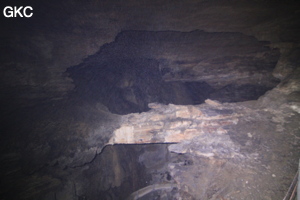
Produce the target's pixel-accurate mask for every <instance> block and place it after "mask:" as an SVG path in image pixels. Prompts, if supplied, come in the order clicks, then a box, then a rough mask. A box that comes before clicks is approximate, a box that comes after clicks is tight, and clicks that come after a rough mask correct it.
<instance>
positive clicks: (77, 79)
mask: <svg viewBox="0 0 300 200" xmlns="http://www.w3.org/2000/svg"><path fill="white" fill-rule="evenodd" d="M197 41H198V42H197ZM211 41H213V43H210V42H211ZM192 43H193V44H192ZM176 47H179V48H177V49H179V50H178V51H179V52H180V50H181V49H183V48H184V47H186V48H187V49H185V50H184V51H185V54H186V53H187V52H190V54H191V55H189V56H190V57H195V58H194V59H195V60H197V61H198V62H199V60H204V61H207V62H208V61H210V62H211V64H212V65H216V66H217V69H222V68H224V67H227V64H228V63H230V62H233V61H234V62H240V63H239V65H235V66H234V68H235V69H234V70H243V68H244V70H245V71H248V72H249V73H250V74H254V73H258V74H260V75H261V78H260V79H264V83H260V82H257V80H249V82H248V81H247V80H246V81H244V82H243V80H241V81H240V80H239V79H240V78H239V77H232V76H234V75H229V77H226V78H223V80H218V79H217V77H216V79H215V80H214V82H218V81H221V82H222V81H223V82H224V81H226V80H224V79H228V81H229V82H228V83H226V84H223V85H222V86H219V87H214V86H212V85H209V84H208V83H206V82H205V81H197V80H195V81H193V80H191V79H188V78H184V77H188V76H189V73H190V72H186V70H184V69H180V67H181V68H183V66H185V65H188V64H190V63H189V62H193V61H188V60H184V59H187V58H185V57H183V56H182V55H178V54H179V53H178V52H177V53H176V54H175V55H172V54H174V52H173V51H174V49H173V48H176ZM161 52H163V53H161ZM225 52H226V53H225ZM182 53H184V52H183V51H182ZM168 54H171V56H169V55H168ZM218 54H221V55H218ZM259 54H263V55H262V56H261V57H259V56H257V55H259ZM181 59H182V60H181ZM278 59H279V53H278V51H277V50H276V49H273V50H271V49H269V48H267V47H266V46H265V44H264V43H262V42H258V41H257V40H255V39H253V38H251V37H247V36H243V35H241V34H238V33H205V32H203V31H193V32H189V33H182V32H149V31H127V32H124V33H120V34H119V35H118V36H117V37H116V40H115V42H112V43H109V44H105V45H104V46H102V47H101V48H100V50H99V51H98V52H97V53H96V54H95V55H92V56H89V57H88V58H86V59H85V60H84V61H83V63H81V64H79V65H77V66H74V67H71V68H68V70H67V74H68V75H69V76H70V77H71V78H72V79H73V82H74V84H75V92H74V93H73V96H74V98H78V97H79V98H83V101H87V102H101V103H102V104H104V105H105V106H107V107H108V109H109V110H110V111H111V112H112V113H117V114H128V113H133V112H145V111H147V110H149V108H148V106H147V105H148V104H149V103H152V102H158V103H163V104H169V103H172V104H178V105H195V104H201V103H203V102H204V100H205V99H208V98H211V99H214V100H218V101H220V102H239V101H248V100H257V99H258V98H259V97H260V96H262V95H263V94H264V93H265V92H266V91H268V90H270V89H272V88H273V87H275V86H276V85H277V84H278V83H279V80H277V79H276V78H274V77H273V76H272V75H271V72H272V70H273V69H274V68H275V66H276V63H277V61H278ZM195 62H196V61H195ZM174 66H176V67H177V68H179V70H178V69H177V71H175V69H174ZM208 70H209V69H208ZM207 73H208V74H211V75H212V76H214V75H216V74H215V73H214V72H213V71H212V72H204V74H207ZM172 76H181V77H182V79H183V80H182V81H178V80H176V81H175V80H172V79H171V80H170V78H169V77H172ZM192 76H193V75H192ZM253 76H254V75H253ZM165 77H168V78H165ZM166 79H169V80H166ZM266 82H268V83H267V84H266Z"/></svg>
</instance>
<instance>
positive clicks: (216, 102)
mask: <svg viewBox="0 0 300 200" xmlns="http://www.w3.org/2000/svg"><path fill="white" fill-rule="evenodd" d="M205 103H206V104H208V105H210V106H214V107H217V106H221V105H222V104H221V103H219V102H218V101H214V100H211V99H206V100H205Z"/></svg>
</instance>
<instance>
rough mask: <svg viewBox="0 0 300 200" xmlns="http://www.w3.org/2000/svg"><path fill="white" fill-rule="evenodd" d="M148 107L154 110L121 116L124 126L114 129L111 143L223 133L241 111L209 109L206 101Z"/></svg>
mask: <svg viewBox="0 0 300 200" xmlns="http://www.w3.org/2000/svg"><path fill="white" fill-rule="evenodd" d="M210 102H213V101H211V100H210ZM215 104H217V102H216V103H215ZM149 107H151V108H153V110H152V111H149V112H146V113H141V114H129V115H125V116H122V124H121V127H120V128H118V129H117V130H115V131H114V134H113V136H112V138H111V139H110V141H109V144H139V143H179V142H183V141H186V140H192V139H194V138H198V139H199V138H202V137H203V136H204V135H224V134H226V133H227V131H226V127H229V126H230V125H234V124H236V123H237V122H238V114H236V113H234V112H233V111H232V110H228V109H224V110H223V109H218V107H214V108H213V109H210V108H209V106H207V105H206V104H205V105H201V106H178V105H172V104H169V105H161V104H155V103H152V104H150V105H149ZM199 140H201V139H199ZM177 153H181V152H177Z"/></svg>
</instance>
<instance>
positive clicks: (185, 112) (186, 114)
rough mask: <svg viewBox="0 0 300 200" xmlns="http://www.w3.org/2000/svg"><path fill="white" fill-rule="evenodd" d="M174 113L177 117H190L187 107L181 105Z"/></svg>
mask: <svg viewBox="0 0 300 200" xmlns="http://www.w3.org/2000/svg"><path fill="white" fill-rule="evenodd" d="M175 115H176V117H179V118H190V117H191V114H190V112H189V110H188V108H187V107H183V108H181V109H180V110H177V111H176V112H175Z"/></svg>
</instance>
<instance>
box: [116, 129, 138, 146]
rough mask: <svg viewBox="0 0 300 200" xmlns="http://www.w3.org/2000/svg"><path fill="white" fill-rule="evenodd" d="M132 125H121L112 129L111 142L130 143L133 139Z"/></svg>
mask: <svg viewBox="0 0 300 200" xmlns="http://www.w3.org/2000/svg"><path fill="white" fill-rule="evenodd" d="M133 130H134V127H133V126H122V127H121V128H119V129H117V130H115V131H114V137H113V141H112V142H113V143H115V144H118V143H125V144H126V143H132V142H133V141H134V132H133Z"/></svg>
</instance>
